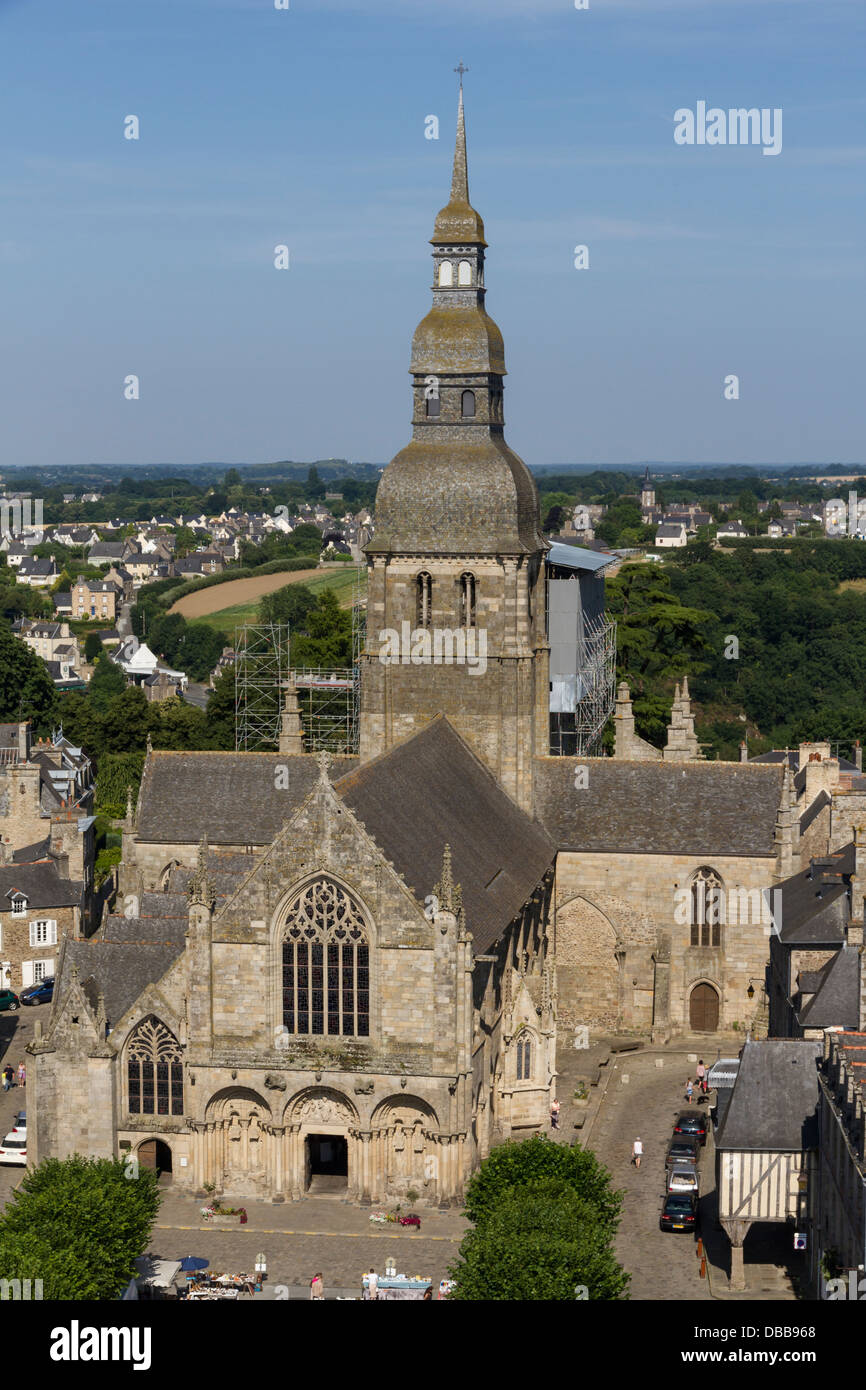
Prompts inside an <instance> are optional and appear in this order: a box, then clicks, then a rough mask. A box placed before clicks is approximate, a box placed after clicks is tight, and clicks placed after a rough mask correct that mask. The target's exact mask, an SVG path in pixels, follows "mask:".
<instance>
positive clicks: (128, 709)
mask: <svg viewBox="0 0 866 1390" xmlns="http://www.w3.org/2000/svg"><path fill="white" fill-rule="evenodd" d="M91 684H93V682H92V681H91ZM158 720H159V715H158V714H157V712H156V706H154V705H151V704H149V703H148V700H147V696H146V695H145V693H144V691H143V690H140V689H139V688H138V686H135V685H130V686H127V687H126V688H125V689H124V690H123V692H122V693H121V694H120V695H116V696H115V697H114V699H113V700H110V701H109V703H108V706H107V708H106V709H105V710H104V712H103V714H102V746H103V749H104V750H105V752H106V753H137V752H139V751H140V750H141V749H142V748H143V747H144V745H145V742H146V739H147V734H148V731H152V730H153V729H154V727H155V726H157V725H158Z"/></svg>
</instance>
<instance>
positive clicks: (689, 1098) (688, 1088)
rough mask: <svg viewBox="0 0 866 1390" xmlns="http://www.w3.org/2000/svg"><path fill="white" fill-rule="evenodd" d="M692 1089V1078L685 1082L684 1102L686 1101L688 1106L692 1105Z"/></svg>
mask: <svg viewBox="0 0 866 1390" xmlns="http://www.w3.org/2000/svg"><path fill="white" fill-rule="evenodd" d="M694 1089H695V1088H694V1086H693V1085H692V1078H691V1077H689V1078H688V1080H687V1081H686V1100H687V1101H688V1103H689V1105H691V1103H692V1094H693V1093H694Z"/></svg>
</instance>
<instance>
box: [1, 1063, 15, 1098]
mask: <svg viewBox="0 0 866 1390" xmlns="http://www.w3.org/2000/svg"><path fill="white" fill-rule="evenodd" d="M14 1080H15V1073H14V1071H13V1070H12V1068H11V1067H10V1065H9V1063H8V1062H7V1063H6V1065H5V1067H4V1068H3V1090H4V1091H8V1090H9V1087H10V1086H11V1085H12V1082H13V1081H14Z"/></svg>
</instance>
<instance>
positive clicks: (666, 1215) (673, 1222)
mask: <svg viewBox="0 0 866 1390" xmlns="http://www.w3.org/2000/svg"><path fill="white" fill-rule="evenodd" d="M697 1224H698V1199H697V1197H696V1195H695V1193H694V1192H669V1193H668V1195H667V1197H665V1204H664V1206H663V1207H662V1214H661V1216H660V1217H659V1226H660V1228H661V1230H663V1231H694V1230H696V1228H697Z"/></svg>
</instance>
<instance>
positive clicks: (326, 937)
mask: <svg viewBox="0 0 866 1390" xmlns="http://www.w3.org/2000/svg"><path fill="white" fill-rule="evenodd" d="M283 1024H284V1025H285V1027H286V1029H287V1031H288V1032H289V1033H313V1034H327V1035H329V1036H341V1037H368V1036H369V1033H370V962H369V947H368V945H367V937H366V929H365V926H364V918H363V916H362V914H361V911H360V909H359V907H358V905H357V903H355V901H354V899H353V898H352V897H350V895H349V894H348V893H347V892H346V890H345V889H344V888H341V887H340V885H339V884H337V883H332V882H330V881H329V880H328V879H316V880H315V881H314V882H313V883H311V884H309V885H308V886H307V887H306V888H305V889H304V891H303V892H302V893H301V894H300V896H299V897H298V898H297V899H296V901H295V902H294V904H293V905H292V907H291V909H290V911H289V915H288V919H287V922H286V929H285V935H284V937H283Z"/></svg>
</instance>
